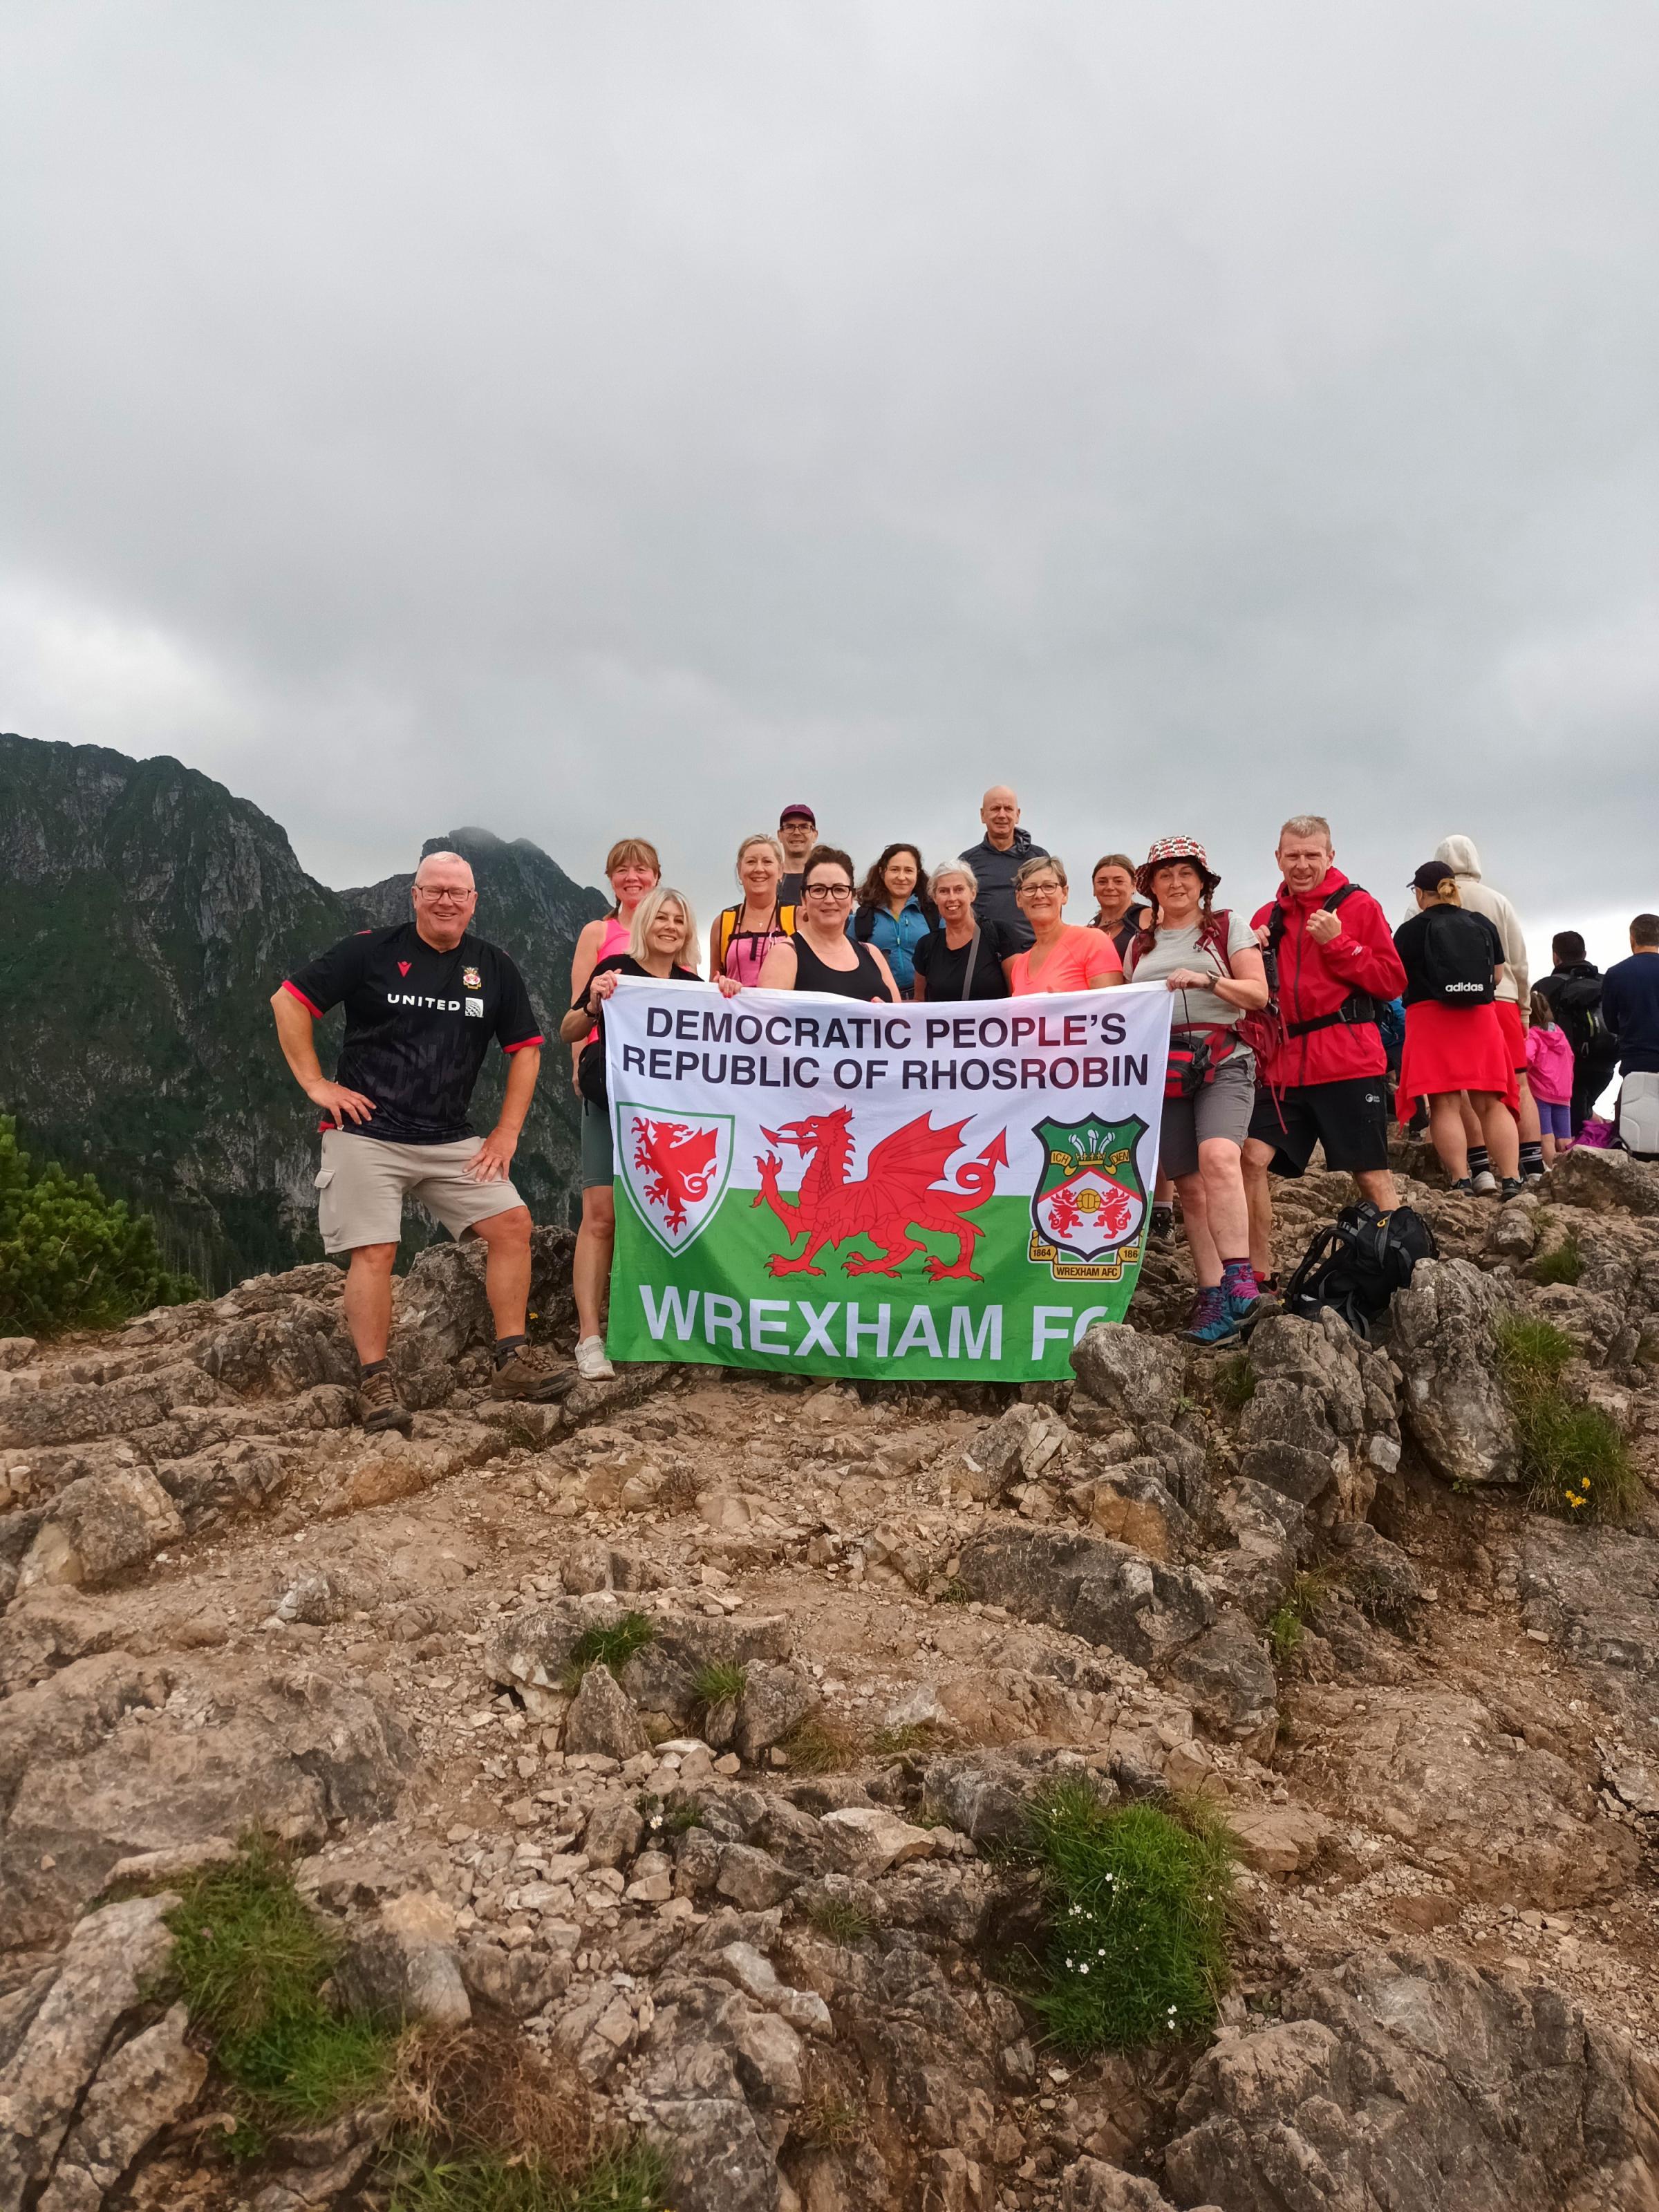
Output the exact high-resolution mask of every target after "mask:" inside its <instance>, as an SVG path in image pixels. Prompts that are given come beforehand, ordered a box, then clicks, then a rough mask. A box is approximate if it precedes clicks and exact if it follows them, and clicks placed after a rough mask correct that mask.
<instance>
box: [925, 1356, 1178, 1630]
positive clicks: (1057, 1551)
mask: <svg viewBox="0 0 1659 2212" xmlns="http://www.w3.org/2000/svg"><path fill="white" fill-rule="evenodd" d="M1091 1334H1094V1332H1093V1331H1091ZM961 1579H962V1581H963V1584H964V1585H965V1587H966V1588H967V1589H968V1591H969V1595H971V1596H974V1597H977V1598H981V1599H983V1600H985V1601H987V1602H988V1603H990V1604H993V1605H1005V1606H1006V1607H1008V1609H1009V1611H1010V1612H1011V1613H1018V1614H1019V1615H1020V1616H1021V1617H1022V1619H1024V1620H1046V1621H1048V1622H1049V1623H1050V1624H1051V1625H1052V1626H1054V1627H1055V1628H1063V1629H1066V1630H1069V1631H1070V1632H1071V1633H1072V1634H1073V1635H1074V1636H1083V1637H1086V1638H1088V1640H1089V1642H1090V1643H1091V1644H1105V1645H1106V1646H1108V1647H1109V1649H1110V1650H1114V1651H1119V1652H1121V1653H1122V1654H1123V1656H1124V1657H1125V1658H1127V1659H1133V1660H1134V1661H1135V1662H1136V1663H1137V1664H1138V1665H1139V1666H1142V1667H1149V1666H1152V1665H1153V1664H1155V1663H1156V1662H1158V1660H1160V1659H1162V1658H1164V1656H1167V1655H1168V1654H1169V1653H1170V1651H1173V1650H1177V1649H1179V1647H1180V1646H1181V1645H1182V1644H1189V1643H1190V1642H1191V1641H1192V1639H1193V1638H1194V1637H1195V1636H1198V1635H1200V1634H1201V1633H1202V1632H1203V1631H1204V1630H1205V1629H1206V1628H1207V1627H1208V1626H1210V1624H1211V1622H1212V1620H1214V1618H1215V1605H1214V1601H1213V1600H1212V1596H1211V1595H1210V1590H1209V1588H1208V1585H1207V1584H1206V1582H1205V1580H1204V1578H1203V1577H1202V1576H1201V1575H1200V1574H1199V1573H1197V1572H1196V1571H1194V1570H1193V1569H1190V1568H1182V1567H1166V1566H1164V1565H1162V1564H1160V1563H1159V1562H1158V1561H1157V1560H1155V1559H1145V1558H1143V1557H1142V1555H1141V1554H1140V1553H1139V1552H1133V1551H1131V1550H1130V1549H1129V1547H1127V1545H1124V1544H1114V1543H1110V1542H1109V1541H1105V1540H1104V1539H1099V1538H1091V1537H1087V1536H1075V1535H1069V1534H1061V1533H1059V1532H1053V1531H1049V1530H1048V1529H1038V1528H1032V1529H1009V1528H996V1529H994V1530H992V1531H991V1532H990V1533H988V1534H986V1535H983V1536H979V1537H976V1538H975V1540H974V1541H973V1542H972V1543H971V1544H969V1545H968V1546H967V1547H965V1549H964V1550H963V1553H962V1565H961Z"/></svg>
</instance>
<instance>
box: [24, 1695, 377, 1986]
mask: <svg viewBox="0 0 1659 2212" xmlns="http://www.w3.org/2000/svg"><path fill="white" fill-rule="evenodd" d="M409 1759H410V1745H409V1742H408V1740H407V1738H406V1737H405V1736H404V1733H403V1730H402V1729H401V1728H400V1727H399V1726H398V1723H397V1722H396V1721H395V1720H394V1719H393V1718H392V1717H391V1715H390V1714H389V1713H386V1712H385V1711H382V1710H381V1708H380V1706H379V1705H377V1704H376V1702H375V1701H374V1699H372V1698H370V1697H369V1696H368V1695H367V1694H365V1692H362V1691H361V1690H358V1689H353V1688H349V1687H347V1686H345V1685H344V1684H343V1683H341V1682H339V1681H337V1680H335V1679H334V1678H333V1677H332V1676H331V1675H329V1674H325V1673H324V1672H323V1671H322V1670H321V1669H319V1668H310V1667H308V1666H297V1667H290V1668H271V1667H270V1666H268V1665H266V1666H264V1667H258V1668H226V1667H225V1666H223V1664H222V1663H221V1664H219V1665H217V1666H216V1667H215V1668H214V1669H213V1671H211V1672H209V1671H206V1670H205V1668H197V1666H195V1665H194V1664H182V1663H181V1664H173V1663H171V1662H170V1663H169V1664H168V1665H167V1666H165V1667H161V1666H158V1665H156V1664H155V1663H153V1662H149V1661H142V1660H138V1659H135V1658H134V1657H132V1656H131V1654H130V1653H126V1652H118V1651H117V1652H106V1653H103V1654H100V1655H99V1656H95V1657H92V1658H88V1659H82V1660H77V1661H76V1662H75V1663H74V1664H73V1665H71V1666H69V1667H65V1668H62V1669H61V1670H60V1671H59V1672H58V1674H54V1675H52V1676H51V1677H50V1678H49V1679H48V1680H46V1681H45V1682H42V1683H40V1685H39V1686H37V1687H35V1688H33V1689H30V1690H23V1691H20V1692H17V1693H16V1695H15V1696H14V1697H11V1698H9V1699H7V1700H6V1702H5V1703H4V1704H3V1705H0V1808H3V1814H0V1893H4V1894H5V1895H6V1898H7V1904H8V1909H9V1914H10V1926H11V1932H12V1940H13V1941H14V1942H20V1943H21V1942H36V1943H39V1942H48V1941H50V1940H51V1939H52V1937H54V1936H56V1935H57V1934H58V1932H59V1931H60V1930H61V1929H63V1928H64V1926H65V1925H66V1924H67V1923H69V1921H70V1919H71V1918H72V1917H73V1916H74V1914H75V1912H76V1910H77V1909H78V1908H79V1907H81V1906H82V1905H84V1904H86V1903H87V1902H88V1899H91V1898H93V1897H94V1896H95V1895H96V1894H97V1893H98V1891H99V1889H100V1887H101V1886H102V1884H103V1882H104V1881H105V1880H106V1877H107V1875H108V1874H109V1872H110V1869H112V1867H113V1866H114V1865H115V1864H116V1863H117V1862H118V1861H119V1860H121V1859H124V1858H127V1857H131V1856H132V1855H133V1854H134V1853H137V1852H143V1851H152V1850H173V1849H175V1848H177V1847H179V1846H185V1845H189V1844H194V1843H195V1842H196V1841H197V1839H199V1838H202V1837H204V1836H225V1835H229V1836H236V1835H240V1833H241V1832H243V1831H244V1830H245V1829H246V1828H247V1827H249V1826H252V1825H254V1824H255V1823H258V1824H260V1825H262V1826H265V1827H267V1828H268V1829H269V1830H270V1832H271V1833H272V1834H274V1835H276V1836H277V1837H279V1838H284V1839H287V1840H289V1841H293V1842H299V1841H304V1840H310V1841H315V1842H320V1841H321V1840H322V1839H323V1838H324V1837H325V1835H326V1833H327V1831H328V1824H329V1822H330V1821H331V1820H337V1819H340V1818H342V1817H350V1818H354V1819H381V1818H384V1816H385V1815H386V1814H387V1813H389V1812H390V1811H391V1809H392V1806H393V1804H394V1803H395V1802H396V1801H397V1799H398V1796H399V1794H400V1793H401V1790H402V1788H403V1784H404V1771H405V1767H406V1765H407V1763H408V1762H409ZM43 1862H44V1863H43Z"/></svg>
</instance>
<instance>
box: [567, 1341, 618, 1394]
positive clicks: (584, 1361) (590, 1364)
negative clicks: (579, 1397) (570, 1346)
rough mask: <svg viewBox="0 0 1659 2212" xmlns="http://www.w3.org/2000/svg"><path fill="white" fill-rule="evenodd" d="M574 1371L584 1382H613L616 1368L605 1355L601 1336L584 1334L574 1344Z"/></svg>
mask: <svg viewBox="0 0 1659 2212" xmlns="http://www.w3.org/2000/svg"><path fill="white" fill-rule="evenodd" d="M576 1372H577V1374H578V1375H580V1376H581V1378H582V1381H583V1382H584V1383H614V1382H615V1381H616V1379H617V1370H616V1369H615V1368H614V1367H613V1366H612V1365H611V1362H610V1361H609V1360H608V1359H607V1358H605V1339H604V1338H603V1337H602V1336H585V1337H583V1339H582V1340H581V1341H580V1344H578V1346H576Z"/></svg>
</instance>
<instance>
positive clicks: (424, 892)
mask: <svg viewBox="0 0 1659 2212" xmlns="http://www.w3.org/2000/svg"><path fill="white" fill-rule="evenodd" d="M415 896H416V897H417V898H423V899H427V900H428V901H429V902H431V904H432V905H434V906H465V904H466V902H467V901H468V899H470V898H476V897H477V892H476V891H435V890H433V889H432V888H431V886H430V885H429V884H416V886H415Z"/></svg>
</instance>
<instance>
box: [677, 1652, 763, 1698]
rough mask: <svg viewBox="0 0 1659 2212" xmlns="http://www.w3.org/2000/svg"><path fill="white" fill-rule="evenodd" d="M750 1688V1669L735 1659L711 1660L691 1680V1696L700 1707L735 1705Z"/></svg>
mask: <svg viewBox="0 0 1659 2212" xmlns="http://www.w3.org/2000/svg"><path fill="white" fill-rule="evenodd" d="M748 1687H749V1669H748V1668H746V1667H745V1666H744V1665H743V1664H742V1663H741V1662H739V1661H738V1660H735V1659H711V1660H710V1661H709V1662H708V1665H707V1666H705V1667H699V1668H698V1669H697V1671H696V1674H695V1675H693V1677H692V1680H691V1694H692V1696H693V1697H694V1698H695V1699H696V1701H697V1703H698V1704H699V1705H702V1706H704V1707H707V1706H709V1705H735V1704H736V1703H737V1701H738V1699H739V1698H740V1697H741V1696H742V1695H743V1693H744V1691H745V1690H746V1689H747V1688H748Z"/></svg>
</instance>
